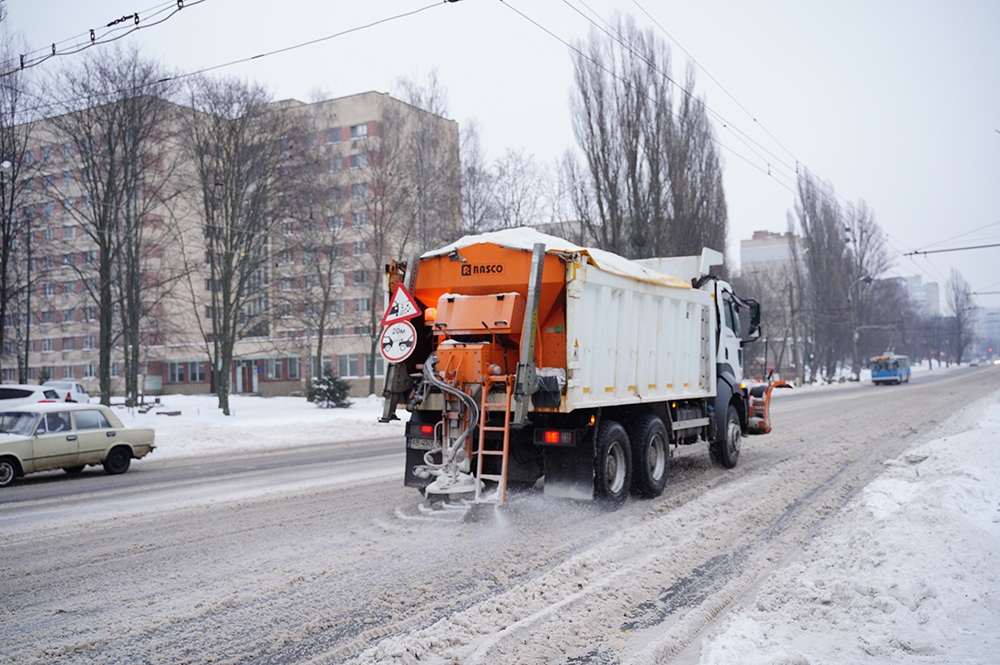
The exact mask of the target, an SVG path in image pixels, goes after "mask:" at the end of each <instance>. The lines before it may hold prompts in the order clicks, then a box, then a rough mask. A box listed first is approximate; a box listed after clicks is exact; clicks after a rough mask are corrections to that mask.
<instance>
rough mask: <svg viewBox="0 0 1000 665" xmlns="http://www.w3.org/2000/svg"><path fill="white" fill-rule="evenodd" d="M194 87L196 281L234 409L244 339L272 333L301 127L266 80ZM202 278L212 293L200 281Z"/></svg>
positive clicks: (219, 383)
mask: <svg viewBox="0 0 1000 665" xmlns="http://www.w3.org/2000/svg"><path fill="white" fill-rule="evenodd" d="M188 95H189V106H190V110H189V111H188V112H187V113H186V117H185V122H184V125H183V132H182V136H183V144H184V149H185V152H186V154H187V156H188V158H189V159H190V160H191V162H192V164H193V169H194V175H195V186H194V188H193V194H194V197H195V199H196V201H197V204H196V205H197V208H198V209H200V211H201V215H202V218H203V222H204V226H203V230H204V234H203V238H201V239H199V240H200V241H201V242H199V243H197V244H196V245H194V246H191V245H188V246H186V247H185V255H186V257H187V260H188V262H189V266H190V268H191V269H190V271H189V273H188V285H189V290H190V294H191V298H192V303H193V305H194V309H195V314H196V318H197V320H198V325H199V327H200V329H201V334H202V338H203V339H204V342H205V347H206V351H207V353H208V356H209V358H210V359H211V361H212V372H213V378H214V384H215V391H216V394H217V395H218V398H219V408H221V409H222V412H223V413H224V414H225V415H229V413H230V411H229V392H230V375H231V371H232V362H233V354H234V349H235V346H236V342H237V340H239V339H241V338H242V337H248V336H266V335H267V333H268V329H269V326H268V324H269V317H270V316H271V312H270V308H269V302H268V282H269V273H268V264H269V261H270V239H271V237H272V235H273V234H274V232H275V229H276V227H277V225H278V224H279V223H281V222H283V221H286V220H287V219H288V217H289V215H288V214H287V209H288V208H287V207H288V206H289V205H290V204H291V203H292V201H291V200H290V198H289V197H286V196H285V193H286V192H287V191H288V190H290V189H291V186H290V185H289V183H290V182H291V181H292V180H293V179H294V176H295V168H294V167H295V165H296V164H295V161H294V160H295V156H296V155H301V154H302V153H301V151H296V150H294V147H295V146H294V138H293V137H295V136H300V135H301V131H300V130H299V131H297V130H296V128H295V127H294V125H293V124H292V114H289V113H286V112H284V110H283V109H281V108H279V107H277V106H276V105H274V104H270V103H269V102H270V96H269V94H268V93H267V91H266V90H265V89H264V88H262V87H260V86H258V85H253V84H247V83H244V82H242V81H239V80H236V79H222V80H213V79H208V78H200V79H198V80H196V81H195V82H194V83H193V84H192V85H191V88H190V90H189V93H188ZM286 223H291V222H286ZM206 265H207V270H205V269H204V266H206ZM201 276H204V279H205V287H206V291H207V293H208V297H207V300H206V298H205V297H203V296H199V295H198V294H199V293H204V292H203V291H200V290H199V289H197V288H196V286H195V284H196V280H197V279H199V278H200V277H201ZM206 302H207V303H208V304H205V303H206ZM201 307H205V308H206V309H205V312H206V316H207V318H206V317H202V316H201V315H200V314H201V312H200V308H201ZM206 320H208V321H209V322H210V323H209V324H208V325H207V326H206V324H205V321H206Z"/></svg>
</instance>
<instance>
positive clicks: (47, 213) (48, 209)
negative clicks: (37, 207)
mask: <svg viewBox="0 0 1000 665" xmlns="http://www.w3.org/2000/svg"><path fill="white" fill-rule="evenodd" d="M54 214H56V202H55V201H49V202H48V203H43V204H42V217H51V216H52V215H54Z"/></svg>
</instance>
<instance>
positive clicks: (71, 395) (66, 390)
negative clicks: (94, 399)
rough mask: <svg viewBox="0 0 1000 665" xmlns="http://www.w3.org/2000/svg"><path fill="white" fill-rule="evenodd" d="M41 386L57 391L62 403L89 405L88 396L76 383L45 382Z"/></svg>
mask: <svg viewBox="0 0 1000 665" xmlns="http://www.w3.org/2000/svg"><path fill="white" fill-rule="evenodd" d="M42 385H43V386H46V387H47V388H55V389H56V390H57V391H59V395H60V396H62V398H63V401H64V402H79V403H81V404H89V403H90V394H89V393H88V392H87V391H86V390H84V389H83V386H81V385H80V384H79V383H77V382H76V381H46V382H45V383H43V384H42Z"/></svg>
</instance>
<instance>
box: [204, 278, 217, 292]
mask: <svg viewBox="0 0 1000 665" xmlns="http://www.w3.org/2000/svg"><path fill="white" fill-rule="evenodd" d="M205 290H206V291H208V292H212V291H216V292H217V291H218V290H219V283H218V282H217V281H215V280H214V279H206V280H205Z"/></svg>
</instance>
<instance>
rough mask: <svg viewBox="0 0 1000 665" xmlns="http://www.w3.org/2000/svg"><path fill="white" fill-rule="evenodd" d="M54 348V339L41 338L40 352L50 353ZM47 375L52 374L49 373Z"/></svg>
mask: <svg viewBox="0 0 1000 665" xmlns="http://www.w3.org/2000/svg"><path fill="white" fill-rule="evenodd" d="M55 350H56V345H55V340H53V339H43V340H42V353H52V352H53V351H55ZM49 376H52V375H51V374H50V375H49Z"/></svg>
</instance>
